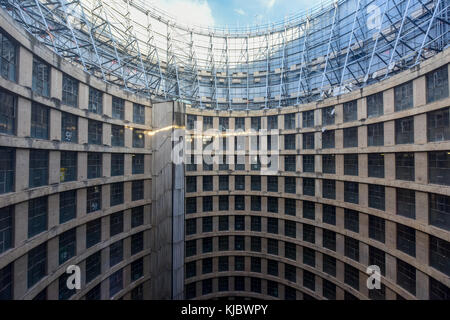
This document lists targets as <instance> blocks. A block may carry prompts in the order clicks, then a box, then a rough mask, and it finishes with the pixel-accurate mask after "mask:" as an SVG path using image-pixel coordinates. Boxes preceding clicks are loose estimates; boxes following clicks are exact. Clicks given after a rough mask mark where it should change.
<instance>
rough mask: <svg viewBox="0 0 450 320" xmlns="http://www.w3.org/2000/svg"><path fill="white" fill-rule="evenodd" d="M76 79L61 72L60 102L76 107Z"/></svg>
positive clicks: (77, 83) (77, 84)
mask: <svg viewBox="0 0 450 320" xmlns="http://www.w3.org/2000/svg"><path fill="white" fill-rule="evenodd" d="M78 86H79V82H78V80H76V79H74V78H72V77H70V76H68V75H67V74H65V73H64V74H63V89H62V102H63V103H64V104H66V105H68V106H71V107H74V108H77V107H78Z"/></svg>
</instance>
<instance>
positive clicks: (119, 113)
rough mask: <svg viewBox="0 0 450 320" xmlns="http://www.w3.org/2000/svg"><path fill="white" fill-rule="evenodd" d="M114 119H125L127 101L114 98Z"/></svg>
mask: <svg viewBox="0 0 450 320" xmlns="http://www.w3.org/2000/svg"><path fill="white" fill-rule="evenodd" d="M112 118H113V119H120V120H123V119H124V118H125V100H123V99H120V98H117V97H112Z"/></svg>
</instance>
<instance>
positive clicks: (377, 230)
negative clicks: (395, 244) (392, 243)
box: [369, 215, 386, 243]
mask: <svg viewBox="0 0 450 320" xmlns="http://www.w3.org/2000/svg"><path fill="white" fill-rule="evenodd" d="M369 238H371V239H374V240H377V241H380V242H382V243H384V241H385V238H386V236H385V221H384V219H383V218H379V217H376V216H372V215H369Z"/></svg>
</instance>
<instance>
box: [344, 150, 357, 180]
mask: <svg viewBox="0 0 450 320" xmlns="http://www.w3.org/2000/svg"><path fill="white" fill-rule="evenodd" d="M344 174H345V175H348V176H357V175H358V154H357V153H355V154H344Z"/></svg>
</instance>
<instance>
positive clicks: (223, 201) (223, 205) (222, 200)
mask: <svg viewBox="0 0 450 320" xmlns="http://www.w3.org/2000/svg"><path fill="white" fill-rule="evenodd" d="M228 198H229V197H228V196H219V211H228V210H229V207H230V206H229V199H228Z"/></svg>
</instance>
